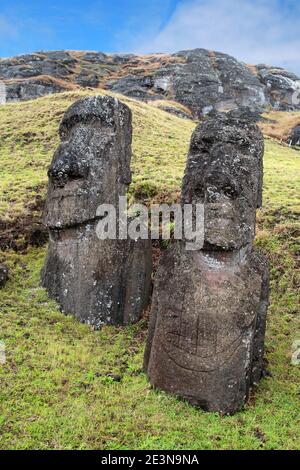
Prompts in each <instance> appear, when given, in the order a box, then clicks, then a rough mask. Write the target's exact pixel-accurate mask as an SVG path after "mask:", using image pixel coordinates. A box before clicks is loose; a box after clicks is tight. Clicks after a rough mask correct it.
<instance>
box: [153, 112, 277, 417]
mask: <svg viewBox="0 0 300 470" xmlns="http://www.w3.org/2000/svg"><path fill="white" fill-rule="evenodd" d="M262 156H263V137H262V134H261V132H260V131H259V129H258V127H257V126H256V125H255V124H251V123H248V122H247V121H242V120H235V119H232V118H230V117H229V118H228V117H227V118H217V119H210V120H207V121H206V122H205V123H203V124H200V125H199V126H198V127H197V129H196V130H195V132H194V134H193V137H192V140H191V146H190V153H189V156H188V162H187V167H186V172H185V177H184V181H183V189H182V202H183V203H185V204H193V205H194V207H195V206H196V204H201V205H204V244H203V247H202V248H200V249H198V248H197V249H195V250H192V251H189V250H187V249H186V245H185V243H184V242H182V241H178V242H176V243H175V244H174V245H173V246H172V247H171V248H169V249H168V250H167V251H166V252H165V253H164V254H163V256H162V258H161V261H160V264H159V267H158V272H157V276H156V279H155V284H154V292H153V299H152V307H151V314H150V325H149V333H148V341H147V347H146V351H145V360H144V367H145V370H146V372H147V374H148V377H149V380H150V383H151V384H152V385H153V386H154V387H156V388H158V389H161V390H164V391H166V392H169V393H172V394H174V395H176V396H179V397H181V398H184V399H186V400H188V401H189V402H190V403H191V404H193V405H196V406H199V407H201V408H203V409H204V410H206V411H214V412H220V413H223V414H233V413H235V412H237V411H238V410H240V409H241V408H242V406H243V405H244V403H245V402H246V400H247V398H248V397H249V392H250V388H251V386H252V385H253V384H255V383H257V382H258V381H259V380H260V378H261V377H262V374H263V356H264V337H265V327H266V315H267V308H268V290H269V274H268V263H267V260H266V259H265V258H264V256H262V255H261V254H259V253H258V252H257V251H256V250H255V249H254V248H253V246H252V242H253V239H254V235H255V213H256V208H257V207H258V206H260V204H261V190H262ZM195 208H196V207H195Z"/></svg>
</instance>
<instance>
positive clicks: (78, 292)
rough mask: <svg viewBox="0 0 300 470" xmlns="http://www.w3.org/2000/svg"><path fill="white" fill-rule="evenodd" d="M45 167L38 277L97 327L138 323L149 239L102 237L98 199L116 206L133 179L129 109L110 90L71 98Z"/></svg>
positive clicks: (146, 290) (147, 280)
mask: <svg viewBox="0 0 300 470" xmlns="http://www.w3.org/2000/svg"><path fill="white" fill-rule="evenodd" d="M60 137H61V145H60V146H59V148H58V149H57V151H56V153H55V155H54V158H53V161H52V164H51V166H50V168H49V171H48V176H49V185H48V195H47V202H46V207H45V213H44V223H45V225H46V226H47V228H48V230H49V248H48V254H47V259H46V261H45V265H44V268H43V271H42V284H43V286H44V287H46V288H47V290H48V292H49V294H50V296H51V297H53V298H54V299H56V300H57V301H58V303H59V304H60V305H61V307H62V309H63V311H64V312H65V313H67V314H71V315H74V316H75V317H76V318H77V319H78V320H80V321H81V322H84V323H88V324H89V325H93V326H94V327H96V328H99V327H101V326H103V325H106V324H114V325H124V324H131V323H135V322H137V321H138V320H139V319H140V317H141V315H142V313H143V310H144V309H145V308H146V307H147V304H148V301H149V295H150V286H151V242H150V240H137V241H136V240H127V239H124V240H123V239H122V240H120V239H116V235H115V237H112V238H111V237H109V238H106V237H100V236H99V232H98V223H100V221H102V220H103V219H105V217H106V216H105V215H104V214H105V213H106V209H105V212H104V213H103V214H102V215H101V214H100V213H99V206H101V205H103V204H105V207H107V205H110V207H112V208H113V209H115V210H117V208H118V203H119V197H120V196H125V195H126V190H127V187H128V185H129V183H130V180H131V172H130V161H131V138H132V127H131V111H130V109H129V108H128V107H127V106H126V105H124V104H122V103H121V102H120V101H118V100H117V99H114V98H112V97H108V96H106V97H103V96H102V97H100V96H98V97H91V98H85V99H82V100H79V101H77V102H76V103H75V104H74V105H72V106H71V107H70V108H69V109H68V111H67V112H66V114H65V116H64V118H63V120H62V123H61V126H60Z"/></svg>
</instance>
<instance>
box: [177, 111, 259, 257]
mask: <svg viewBox="0 0 300 470" xmlns="http://www.w3.org/2000/svg"><path fill="white" fill-rule="evenodd" d="M263 153H264V141H263V136H262V133H261V131H260V130H259V128H258V127H257V125H256V124H254V123H250V122H247V121H244V120H238V119H233V118H230V117H226V116H225V117H219V118H217V119H209V120H207V121H205V122H204V123H201V124H199V125H198V127H197V128H196V130H195V131H194V133H193V136H192V140H191V145H190V151H189V155H188V161H187V167H186V171H185V176H184V181H183V188H182V202H183V203H184V204H192V203H193V204H196V203H198V204H204V249H209V250H234V249H239V248H241V247H242V246H245V245H247V244H249V243H251V242H252V240H253V239H254V236H255V220H256V209H257V207H260V206H261V202H262V175H263Z"/></svg>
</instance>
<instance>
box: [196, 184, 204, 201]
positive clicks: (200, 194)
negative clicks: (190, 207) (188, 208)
mask: <svg viewBox="0 0 300 470" xmlns="http://www.w3.org/2000/svg"><path fill="white" fill-rule="evenodd" d="M194 194H195V197H196V198H197V199H204V196H205V188H204V185H203V183H196V185H195V189H194Z"/></svg>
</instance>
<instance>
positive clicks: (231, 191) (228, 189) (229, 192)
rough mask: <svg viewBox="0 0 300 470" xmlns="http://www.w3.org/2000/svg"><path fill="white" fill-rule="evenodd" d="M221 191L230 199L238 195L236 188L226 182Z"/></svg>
mask: <svg viewBox="0 0 300 470" xmlns="http://www.w3.org/2000/svg"><path fill="white" fill-rule="evenodd" d="M223 193H224V194H225V196H227V197H229V198H230V199H235V198H236V197H237V196H238V188H237V187H235V186H234V185H232V184H228V183H227V184H225V185H224V186H223Z"/></svg>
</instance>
